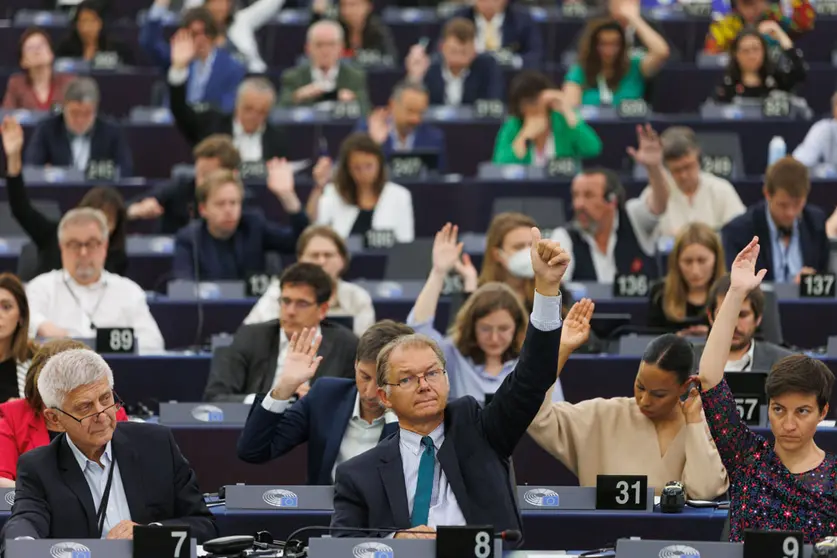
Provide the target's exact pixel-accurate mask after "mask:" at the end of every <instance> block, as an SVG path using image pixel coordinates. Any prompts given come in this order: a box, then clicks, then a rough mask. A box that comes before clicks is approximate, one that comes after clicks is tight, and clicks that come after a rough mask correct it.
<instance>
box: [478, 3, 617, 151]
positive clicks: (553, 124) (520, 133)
mask: <svg viewBox="0 0 837 558" xmlns="http://www.w3.org/2000/svg"><path fill="white" fill-rule="evenodd" d="M483 1H488V2H494V1H496V0H483ZM501 1H502V0H501ZM508 111H509V115H510V116H509V118H507V119H506V121H505V122H504V123H503V126H502V127H501V128H500V131H499V132H498V133H497V140H496V141H495V143H494V156H493V158H492V162H493V163H496V164H509V163H513V164H524V165H533V166H537V167H544V166H546V165H548V164H549V162H550V161H552V160H554V159H562V158H570V159H574V160H575V161H576V162H580V160H581V159H587V158H591V157H596V156H597V155H599V154H600V153H601V151H602V141H601V140H600V139H599V136H598V135H597V134H596V131H595V130H593V128H591V127H590V126H588V125H587V123H586V122H584V120H582V119H581V116H579V114H578V113H577V112H576V109H575V107H574V106H573V105H571V104H570V103H568V102H567V99H566V96H565V94H564V93H563V92H562V91H561V90H560V89H556V88H555V86H554V85H553V83H552V81H551V80H550V79H549V78H548V77H546V76H545V75H544V74H542V73H540V72H536V71H533V70H524V71H522V72H520V73H519V74H517V75H516V76H515V77H514V79H513V80H512V82H511V86H510V87H509V104H508Z"/></svg>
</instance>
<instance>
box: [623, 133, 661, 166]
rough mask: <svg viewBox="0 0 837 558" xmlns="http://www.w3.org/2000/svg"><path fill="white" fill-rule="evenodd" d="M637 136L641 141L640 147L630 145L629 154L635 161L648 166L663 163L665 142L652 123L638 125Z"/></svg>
mask: <svg viewBox="0 0 837 558" xmlns="http://www.w3.org/2000/svg"><path fill="white" fill-rule="evenodd" d="M636 137H637V141H638V142H639V149H638V150H637V149H634V148H633V147H628V149H627V151H628V155H630V156H631V157H632V158H633V160H634V161H636V162H637V163H639V164H640V165H644V166H646V167H656V166H659V165H662V164H663V144H662V143H661V142H660V136H658V135H657V132H655V131H654V128H652V127H651V124H646V125H645V126H644V127H643V126H642V125H641V124H639V125H637V127H636Z"/></svg>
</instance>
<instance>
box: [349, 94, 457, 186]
mask: <svg viewBox="0 0 837 558" xmlns="http://www.w3.org/2000/svg"><path fill="white" fill-rule="evenodd" d="M429 103H430V96H429V94H428V92H427V88H425V87H424V85H422V84H421V83H415V82H410V81H404V82H401V83H399V84H398V85H396V86H395V88H394V89H393V90H392V95H390V98H389V106H388V107H385V108H378V109H375V110H374V111H372V114H370V115H369V117H368V118H367V119H361V120H358V122H357V125H356V126H355V131H356V132H369V135H370V136H371V137H372V139H373V140H375V142H376V143H378V144H379V145H380V146H381V147H382V148H383V150H384V154H385V155H386V156H387V157H389V156H390V155H391V154H392V153H398V152H405V151H413V150H422V151H437V152H438V153H439V163H438V170H439V171H440V172H444V170H445V134H444V132H443V131H442V130H441V129H439V128H437V127H436V126H432V125H430V124H425V123H424V122H423V120H424V113H425V111H426V110H427V105H428V104H429Z"/></svg>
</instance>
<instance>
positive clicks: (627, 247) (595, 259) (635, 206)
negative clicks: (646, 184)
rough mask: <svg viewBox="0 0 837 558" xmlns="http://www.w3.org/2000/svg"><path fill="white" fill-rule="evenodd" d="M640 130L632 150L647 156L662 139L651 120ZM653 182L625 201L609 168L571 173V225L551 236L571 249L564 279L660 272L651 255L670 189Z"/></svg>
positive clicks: (601, 280)
mask: <svg viewBox="0 0 837 558" xmlns="http://www.w3.org/2000/svg"><path fill="white" fill-rule="evenodd" d="M639 135H640V146H639V150H638V151H636V152H635V153H634V156H635V157H640V158H643V157H644V156H645V152H646V150H648V149H651V147H649V146H652V145H653V144H654V143H656V142H657V141H658V140H656V133H655V132H654V131H653V130H651V128H650V126H649V127H648V128H646V129H645V130H640V134H639ZM651 186H652V187H653V188H654V191H653V193H652V195H650V196H647V197H645V198H644V199H642V198H633V199H630V200H627V201H626V200H625V188H624V187H623V186H622V183H621V182H620V181H619V177H618V176H617V175H616V174H615V173H614V172H613V171H611V170H608V169H598V168H597V169H585V170H583V171H582V172H581V173H580V174H578V175H576V177H575V178H573V181H572V185H571V189H572V201H573V222H572V226H570V227H559V228H557V229H555V231H554V232H553V233H552V239H553V240H557V241H558V242H559V243H560V244H561V247H562V248H564V250H567V252H569V253H570V254H572V259H571V260H570V265H569V267H568V268H567V273H566V274H565V275H564V277H565V280H567V281H571V280H574V281H598V282H599V283H613V281H614V279H615V278H616V276H617V275H622V274H626V273H639V274H643V275H647V276H649V277H654V276H656V274H657V273H656V263H655V262H654V261H653V258H652V256H653V255H654V253H655V252H656V239H657V233H656V230H657V227H658V226H659V224H660V216H661V215H662V214H663V213H664V212H665V210H666V203H667V199H668V190H667V189H666V188H665V187H664V185H662V184H659V185H658V184H654V183H652V184H651Z"/></svg>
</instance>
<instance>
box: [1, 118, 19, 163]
mask: <svg viewBox="0 0 837 558" xmlns="http://www.w3.org/2000/svg"><path fill="white" fill-rule="evenodd" d="M2 133H3V150H4V151H5V152H6V157H8V158H11V157H20V154H21V152H22V151H23V128H22V127H21V125H20V124H19V123H18V121H17V120H15V118H14V117H13V116H11V115H6V117H5V118H3V127H2Z"/></svg>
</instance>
